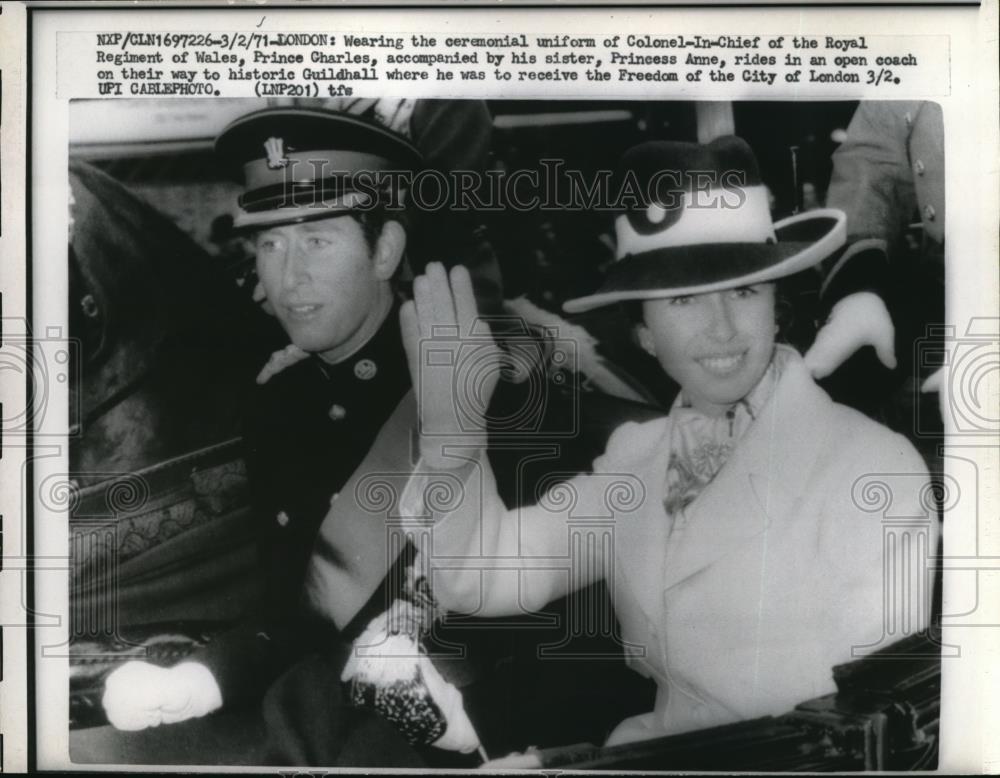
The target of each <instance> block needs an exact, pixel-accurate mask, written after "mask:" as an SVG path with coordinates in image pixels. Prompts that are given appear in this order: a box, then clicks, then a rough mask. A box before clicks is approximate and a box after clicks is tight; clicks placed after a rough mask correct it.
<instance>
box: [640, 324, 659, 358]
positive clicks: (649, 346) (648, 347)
mask: <svg viewBox="0 0 1000 778" xmlns="http://www.w3.org/2000/svg"><path fill="white" fill-rule="evenodd" d="M635 334H636V337H637V338H638V339H639V345H640V346H642V350H643V351H645V352H646V353H647V354H649V355H650V356H651V357H655V356H656V346H655V345H654V344H653V333H651V332H650V331H649V327H647V326H646V325H645V324H640V325H639V326H638V327H636V328H635Z"/></svg>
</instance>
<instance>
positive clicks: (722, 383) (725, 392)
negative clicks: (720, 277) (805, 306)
mask: <svg viewBox="0 0 1000 778" xmlns="http://www.w3.org/2000/svg"><path fill="white" fill-rule="evenodd" d="M774 303H775V299H774V284H757V285H755V286H742V287H737V288H736V289H727V290H725V291H724V292H709V293H707V294H699V295H682V296H680V297H668V298H665V299H662V300H647V301H646V302H645V303H643V318H644V321H645V324H644V325H642V326H640V327H639V342H640V343H641V344H642V347H643V348H644V349H645V350H646V351H648V352H649V353H650V354H652V355H653V356H654V357H656V358H657V359H658V360H659V362H660V365H661V366H662V367H663V369H664V371H665V372H666V373H667V374H668V375H669V376H670V377H671V378H673V379H674V380H675V381H677V383H679V384H680V385H681V386H682V387H683V391H684V399H685V400H686V401H687V402H689V403H690V404H691V405H692V406H693V407H694V408H697V409H698V410H699V411H701V412H702V413H704V414H705V415H706V416H718V415H721V414H723V413H725V412H726V411H727V410H728V409H729V408H731V407H732V406H733V405H734V404H735V403H737V402H739V401H740V400H741V399H742V398H743V397H745V396H746V395H747V394H749V393H750V390H751V389H753V388H754V387H755V386H756V385H757V382H758V381H760V377H761V376H762V375H764V370H765V369H766V368H767V366H768V364H769V363H770V361H771V355H772V354H773V353H774V335H775V332H776V330H777V325H776V323H775V308H774Z"/></svg>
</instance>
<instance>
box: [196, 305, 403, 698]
mask: <svg viewBox="0 0 1000 778" xmlns="http://www.w3.org/2000/svg"><path fill="white" fill-rule="evenodd" d="M409 388H410V376H409V371H408V369H407V365H406V359H405V354H404V351H403V346H402V341H401V339H400V331H399V321H398V317H397V311H396V310H393V311H392V312H390V314H389V315H388V316H387V317H386V320H385V322H384V323H383V324H382V327H381V328H380V329H379V330H378V332H377V333H376V334H375V336H374V337H373V338H372V339H371V340H370V341H368V343H366V344H365V345H364V346H363V347H362V348H361V349H360V350H359V351H358V352H357V353H355V354H354V355H352V356H351V357H350V358H348V359H346V360H344V361H343V362H341V363H338V364H336V365H328V364H326V363H324V362H322V361H321V360H320V359H319V358H317V357H310V358H308V359H306V360H304V361H302V362H299V363H296V364H295V365H293V366H291V367H290V368H287V369H286V370H284V371H282V372H281V373H278V374H277V375H276V376H273V377H272V378H271V379H270V380H269V381H268V382H267V383H266V384H264V385H263V386H261V387H259V388H258V389H257V390H256V392H255V395H254V397H253V400H252V403H251V408H250V411H249V413H248V417H247V422H246V428H245V438H246V442H247V467H248V473H249V477H250V483H251V491H252V499H253V501H254V507H255V510H254V515H255V520H256V521H257V523H258V526H257V537H258V539H259V556H258V559H259V561H258V564H259V566H260V568H261V569H260V583H261V586H262V594H261V597H260V599H259V601H258V603H257V605H256V606H255V607H254V608H253V610H252V612H250V613H248V614H247V615H246V617H245V618H244V619H243V620H242V621H241V622H240V624H239V625H238V626H237V627H235V628H234V629H232V630H230V631H229V632H226V633H223V634H222V635H220V636H219V637H217V638H216V639H215V640H214V641H213V642H212V643H211V644H209V646H208V647H207V648H206V649H205V650H203V651H202V652H200V653H199V654H198V655H196V656H194V657H193V659H195V660H197V661H200V662H203V663H204V664H206V665H207V666H208V667H209V668H210V669H211V671H212V673H213V675H215V677H216V680H217V681H218V682H219V686H220V688H221V690H222V696H223V701H224V703H225V704H226V705H229V704H231V703H233V702H236V701H239V700H240V699H246V698H251V697H253V696H259V694H260V692H261V691H262V690H263V689H264V688H265V687H266V685H267V684H268V683H269V681H270V680H272V679H273V677H274V676H275V675H276V673H277V672H279V671H280V670H281V669H282V668H283V667H285V666H287V665H288V664H289V663H290V661H291V660H292V658H293V657H294V656H296V655H298V654H300V653H302V652H303V651H305V650H308V648H309V647H310V646H313V645H316V644H317V643H319V642H320V641H322V640H323V636H324V635H325V634H326V633H327V631H328V629H329V628H328V627H327V626H326V625H324V624H323V623H322V622H319V621H317V620H314V619H310V618H309V614H308V612H307V611H306V609H304V608H303V607H302V606H301V602H300V601H301V590H302V580H303V575H304V572H305V568H306V564H307V562H308V560H309V556H310V553H311V552H312V548H313V541H314V539H315V536H316V533H317V530H318V529H319V526H320V524H321V522H322V521H323V518H324V517H325V516H326V513H327V510H328V508H329V506H330V503H331V500H332V499H333V497H334V496H335V495H337V494H338V493H339V491H340V489H341V488H342V487H343V485H344V484H345V482H347V480H348V479H349V478H350V477H351V475H352V473H354V472H355V470H356V469H357V468H358V466H359V464H360V463H361V462H362V461H363V459H364V458H365V456H366V454H368V451H369V447H370V446H371V444H372V441H373V440H374V439H375V437H376V435H377V433H378V431H379V429H380V428H381V427H382V426H383V425H384V424H385V422H386V420H387V419H388V418H389V417H390V415H391V414H392V413H393V411H394V410H395V408H396V407H397V405H399V402H400V400H401V399H402V398H403V397H404V395H406V393H407V392H408V391H409Z"/></svg>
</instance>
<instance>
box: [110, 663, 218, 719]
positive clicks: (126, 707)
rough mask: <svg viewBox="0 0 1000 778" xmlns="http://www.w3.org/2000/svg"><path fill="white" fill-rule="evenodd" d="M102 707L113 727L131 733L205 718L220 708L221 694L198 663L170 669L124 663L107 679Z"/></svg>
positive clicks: (211, 678) (213, 678)
mask: <svg viewBox="0 0 1000 778" xmlns="http://www.w3.org/2000/svg"><path fill="white" fill-rule="evenodd" d="M101 703H102V704H103V705H104V712H105V713H106V714H107V716H108V721H110V722H111V725H112V726H114V727H115V728H116V729H123V730H130V731H131V730H139V729H146V727H157V726H159V725H160V724H176V723H177V722H179V721H184V720H185V719H190V718H195V717H197V716H204V715H205V714H206V713H211V712H212V711H214V710H216V709H218V708H220V707H222V692H221V691H220V690H219V685H218V683H216V680H215V677H214V676H213V675H212V673H211V671H210V670H209V669H208V668H207V667H205V666H204V665H202V664H199V663H197V662H183V663H181V664H179V665H177V666H176V667H171V668H163V667H157V666H156V665H151V664H149V663H148V662H126V663H125V664H123V665H122V666H121V667H119V668H118V669H116V670H115V671H114V672H113V673H111V674H110V675H109V676H108V677H107V680H106V681H105V682H104V697H103V698H102V700H101Z"/></svg>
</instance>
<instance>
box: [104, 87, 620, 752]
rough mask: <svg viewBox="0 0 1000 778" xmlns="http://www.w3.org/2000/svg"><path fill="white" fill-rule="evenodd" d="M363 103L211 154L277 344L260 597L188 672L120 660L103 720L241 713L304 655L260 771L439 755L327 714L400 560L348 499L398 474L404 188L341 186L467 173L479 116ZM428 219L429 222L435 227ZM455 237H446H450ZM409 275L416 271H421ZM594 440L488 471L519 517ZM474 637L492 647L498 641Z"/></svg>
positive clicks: (229, 132)
mask: <svg viewBox="0 0 1000 778" xmlns="http://www.w3.org/2000/svg"><path fill="white" fill-rule="evenodd" d="M367 102H368V103H370V104H371V105H369V106H367V107H368V108H371V109H372V110H371V113H373V114H374V118H370V117H369V116H368V115H357V114H355V113H351V112H345V111H340V112H337V113H332V112H330V111H328V110H323V109H316V108H310V107H303V106H301V105H299V106H292V107H287V108H281V109H268V110H265V111H261V112H258V113H256V114H251V115H249V116H247V117H243V118H242V119H239V120H237V121H236V122H234V123H233V124H232V125H230V127H228V128H227V129H226V130H225V132H224V133H223V134H222V135H221V136H220V138H219V140H218V142H217V150H218V152H219V153H220V154H221V155H222V156H223V157H224V158H227V159H230V160H232V161H233V162H235V163H236V164H238V165H239V166H241V167H242V173H243V177H244V179H245V181H246V192H245V193H244V194H243V195H242V196H241V198H240V207H241V212H240V213H239V215H238V216H237V217H236V219H235V224H234V226H235V228H236V229H243V230H252V231H253V232H254V233H255V238H254V239H255V243H256V263H257V271H258V276H259V278H260V281H261V285H262V288H263V291H264V294H265V296H266V299H267V302H268V307H269V308H270V309H271V310H272V311H273V313H274V315H275V316H276V317H277V318H278V320H279V322H280V323H281V325H282V327H283V328H284V329H285V331H286V332H287V333H288V335H289V338H290V340H291V346H290V348H289V349H287V350H286V351H285V352H284V353H282V354H279V355H277V356H276V358H275V359H274V360H272V363H271V364H270V365H268V367H267V368H265V370H264V371H263V373H262V375H261V377H260V378H259V381H261V382H262V385H261V386H260V388H259V390H258V391H257V392H256V396H255V397H254V402H253V408H252V411H251V413H250V414H249V417H248V424H247V429H246V439H247V443H248V452H247V460H248V470H249V475H250V478H251V483H252V488H253V493H254V497H255V501H256V505H257V508H258V510H257V511H256V515H257V516H258V517H259V521H260V526H259V537H260V539H261V544H260V545H261V560H260V564H261V567H262V575H261V578H262V579H263V583H264V587H263V591H264V593H263V595H262V600H261V602H260V604H259V607H258V608H256V609H255V612H254V613H253V614H251V615H250V618H247V619H244V620H243V621H242V622H241V623H240V624H239V625H238V626H237V627H236V628H234V629H233V630H231V631H229V632H227V633H225V634H223V635H221V636H219V637H218V638H216V639H215V640H213V641H212V643H211V644H210V645H209V646H208V647H207V648H205V649H204V650H202V651H200V652H199V653H197V654H195V655H194V656H193V657H191V661H187V662H183V663H181V664H180V665H177V666H175V667H172V668H169V669H160V668H154V667H152V666H151V665H147V664H144V663H129V664H127V665H125V666H123V667H122V668H120V669H119V670H118V671H116V672H115V673H114V674H112V675H111V676H110V677H109V679H108V682H107V687H106V694H105V698H104V704H105V709H106V710H107V712H108V715H109V719H110V720H111V722H112V723H113V724H115V726H118V727H119V728H123V729H141V728H143V727H145V726H150V725H156V724H159V723H172V722H176V721H181V720H184V719H187V718H191V717H194V716H200V715H204V714H205V713H208V712H211V711H213V710H216V709H218V708H219V707H221V706H223V705H226V706H229V705H231V704H235V703H238V702H247V701H250V700H253V699H254V698H255V697H259V695H260V694H261V692H262V690H263V688H265V687H266V686H268V685H269V684H270V682H271V681H272V680H273V679H274V678H275V676H276V675H277V674H278V673H280V672H281V671H282V670H283V669H285V668H288V667H289V666H292V665H293V664H294V663H295V661H296V659H297V658H299V657H302V656H306V657H307V658H306V659H305V660H304V661H303V662H300V663H299V664H298V665H295V667H294V669H293V670H292V671H291V672H290V673H289V674H288V675H287V676H286V677H285V678H283V679H282V680H281V681H280V682H279V683H278V684H277V685H276V686H275V687H274V688H273V689H272V691H271V693H270V694H269V696H268V702H267V704H266V705H265V715H266V717H267V719H268V724H269V729H270V746H271V748H270V751H271V757H272V759H273V760H274V761H275V762H279V763H295V764H341V765H362V764H365V765H414V764H416V765H419V764H424V763H428V761H430V763H435V764H442V762H441V761H440V758H438V759H436V757H441V758H444V757H443V755H440V754H437V753H436V752H432V753H430V754H429V755H428V753H427V752H426V751H423V752H421V751H419V750H415V749H414V748H412V747H411V745H410V744H409V743H408V742H407V741H406V739H405V738H403V737H402V736H401V735H400V734H399V733H398V732H396V731H395V730H394V728H393V727H392V726H391V725H390V724H388V723H386V722H385V721H383V720H381V719H380V718H379V717H378V716H377V715H374V714H373V713H372V712H370V711H366V710H363V709H355V708H352V707H351V706H350V705H348V704H347V702H346V701H345V700H341V689H340V678H339V676H340V669H341V668H342V667H343V663H344V661H345V660H346V658H347V655H348V652H349V650H350V641H351V640H352V639H353V638H354V637H355V636H356V635H357V634H358V633H359V632H360V631H361V630H362V629H364V627H365V625H366V624H367V623H368V621H369V620H370V619H371V617H372V616H373V615H376V614H377V613H379V612H380V611H381V610H382V609H384V608H385V606H386V603H387V602H389V601H391V600H392V598H393V596H394V594H393V587H394V586H395V585H397V583H398V581H399V578H400V575H399V571H400V569H401V568H403V567H405V566H406V564H407V562H408V559H409V552H408V551H407V550H406V549H403V553H401V554H399V555H398V556H396V555H395V553H394V551H395V550H393V549H389V548H387V543H386V534H385V518H384V515H383V516H382V517H381V518H378V517H376V520H373V518H372V514H371V513H370V512H366V511H365V510H363V506H361V505H359V498H358V495H359V489H360V484H361V482H362V481H363V479H364V478H365V477H366V475H367V474H371V473H407V472H409V469H410V468H411V466H412V462H411V461H410V456H409V455H410V451H409V446H408V442H409V435H410V431H411V429H412V420H413V419H414V418H415V414H414V411H415V408H414V405H413V398H412V394H410V390H411V386H410V378H409V372H408V369H407V365H406V360H405V354H404V351H403V348H402V343H401V339H400V331H399V322H398V316H397V314H398V299H397V295H396V291H397V287H398V285H399V284H398V282H399V277H400V274H401V273H403V272H404V271H405V268H404V267H403V263H404V255H406V254H407V246H408V243H409V237H410V235H411V234H417V233H416V230H415V229H414V225H413V224H412V223H408V221H407V219H408V216H407V213H406V210H405V209H398V208H389V207H385V205H386V203H399V202H405V198H406V193H405V192H403V191H399V190H398V189H397V190H388V189H379V188H378V187H376V188H375V189H374V190H372V189H371V188H369V187H361V186H354V184H355V183H357V182H360V181H362V180H363V179H362V178H361V177H360V176H358V175H357V174H361V173H364V174H366V175H367V174H371V173H379V172H385V171H411V172H412V171H416V170H419V169H421V167H422V166H425V165H428V164H434V165H436V166H438V167H451V168H453V169H456V168H461V167H463V166H466V167H467V168H468V167H471V166H472V165H474V164H477V160H479V159H482V158H483V157H484V155H485V150H484V149H485V148H486V147H488V128H489V117H488V114H487V113H486V112H485V107H484V106H483V105H482V104H481V103H475V102H473V101H456V102H455V103H453V104H451V105H448V104H446V101H429V102H430V103H434V104H435V105H434V106H432V107H429V108H426V109H422V107H421V101H417V104H416V105H414V106H410V107H409V108H408V107H407V106H406V105H404V103H406V102H410V101H385V102H382V101H367ZM422 110H423V111H424V113H423V114H422V113H421V111H422ZM407 111H409V115H408V116H407ZM427 113H433V114H434V115H433V116H431V117H430V118H428V117H427V116H426V115H425V114H427ZM401 116H402V117H403V120H402V121H401ZM407 119H408V120H407ZM406 126H410V127H413V126H417V127H420V126H422V127H424V128H425V130H426V131H427V132H428V133H429V134H425V135H423V136H416V137H414V136H411V137H407V136H406V135H405V134H404V133H403V132H401V131H400V130H401V128H403V127H406ZM434 128H436V129H434ZM457 128H464V129H457ZM432 130H433V131H432ZM442 135H443V136H444V137H445V138H446V142H444V143H442V140H441V137H440V136H442ZM484 136H485V138H486V141H485V146H484ZM469 149H471V150H472V151H471V152H470V151H469ZM463 150H465V151H463ZM317 171H322V174H321V175H320V174H317ZM376 179H377V176H376ZM387 180H389V181H390V185H395V184H394V183H393V182H395V181H397V180H398V179H393V178H391V177H390V178H388V179H387ZM421 216H422V214H421ZM435 223H436V224H437V225H438V226H440V225H441V221H440V217H438V219H437V221H436V222H435ZM451 226H452V228H453V229H452V232H453V233H454V232H461V230H462V228H463V226H462V225H461V224H458V225H457V226H456V223H455V221H452V222H451ZM466 226H467V225H466ZM424 234H425V235H426V233H424ZM442 237H443V240H441V241H440V243H439V245H444V246H446V250H445V252H444V258H445V259H447V258H449V257H452V258H461V260H462V261H463V263H464V264H465V263H467V259H468V258H469V257H470V256H472V257H478V260H479V264H477V265H476V266H474V267H472V268H471V270H472V273H473V279H474V283H475V282H478V283H476V288H477V293H478V297H479V305H480V309H481V310H486V311H489V310H490V308H491V307H492V302H493V301H494V300H496V299H498V297H499V294H498V292H499V289H498V285H497V284H496V278H497V275H496V273H495V268H493V267H491V266H490V263H489V262H488V261H487V262H485V264H484V263H483V257H484V252H481V251H480V252H478V253H477V252H475V251H473V252H468V251H466V250H465V249H466V248H467V247H468V246H470V244H472V243H474V241H470V240H467V239H463V236H462V235H455V234H447V235H445V236H442ZM427 245H428V242H427V241H426V240H425V243H424V247H423V252H421V253H424V254H425V255H426V253H427ZM438 258H441V255H438ZM407 259H408V260H409V261H410V262H411V263H413V260H414V259H416V260H417V261H416V262H415V263H414V264H416V266H417V267H421V266H422V263H421V262H420V259H421V258H420V257H413V256H407ZM504 387H505V390H504V391H501V392H498V394H497V398H496V399H495V402H494V408H495V409H496V413H495V418H500V419H505V418H510V417H511V413H510V410H511V409H517V408H519V407H521V406H522V404H523V402H524V401H525V397H526V396H528V395H530V394H531V387H528V386H520V387H519V386H517V385H514V384H511V383H509V382H505V383H504ZM505 408H506V409H507V410H504V409H505ZM544 411H545V413H544V415H545V417H546V418H545V420H544V421H541V422H540V423H539V424H540V428H541V427H544V426H546V425H548V426H549V427H551V428H555V429H557V430H566V429H568V428H569V425H570V424H573V423H575V419H573V418H568V419H567V418H566V415H567V414H569V415H570V416H572V414H573V409H572V408H570V407H563V406H561V405H560V404H559V403H549V404H547V405H546V407H545V408H544ZM609 428H610V427H609ZM526 434H527V438H526V440H525V441H522V442H521V443H522V444H524V443H525V442H527V441H529V440H530V443H531V444H532V446H534V447H535V450H543V451H544V449H545V448H546V443H545V441H544V439H539V437H538V435H537V434H536V431H535V430H532V429H529V430H527V433H526ZM591 442H592V445H591V446H589V447H588V446H586V445H582V444H581V442H580V441H577V442H575V443H574V444H573V445H572V446H565V445H563V446H557V448H559V456H558V457H557V458H553V457H552V456H551V455H549V457H548V459H545V457H535V459H536V460H537V461H535V462H534V463H533V464H531V465H528V466H526V467H523V466H522V463H521V461H520V460H521V458H522V457H524V455H525V453H526V450H527V449H526V448H525V447H524V445H515V446H512V445H511V442H510V440H508V441H507V446H506V447H505V448H502V449H498V450H496V451H492V452H491V456H492V457H494V463H495V466H496V469H497V471H498V473H508V474H511V477H512V480H513V481H515V482H516V485H512V484H510V483H508V484H507V485H506V494H507V496H508V497H509V498H510V499H512V500H517V501H520V500H521V499H523V498H524V497H525V496H527V495H530V493H531V491H532V490H531V477H530V474H531V473H532V472H533V473H534V474H535V476H536V477H537V476H540V475H541V474H542V473H543V472H545V471H550V470H559V471H562V472H572V471H574V470H579V469H580V467H582V466H586V464H587V463H589V461H590V460H591V459H592V458H593V456H594V455H595V454H596V453H599V449H600V446H601V444H602V441H601V440H600V435H597V436H596V437H595V438H594V439H593V440H592V441H591ZM497 463H499V464H497ZM526 474H528V477H527V478H526V477H525V475H526ZM321 525H322V532H321V533H320V536H319V542H318V543H315V545H314V541H316V538H317V533H318V532H319V531H320V527H321ZM310 560H311V561H310ZM307 569H308V571H309V575H308V578H307V575H306V572H307ZM304 584H305V587H304ZM304 589H305V590H306V594H307V597H306V598H304V597H303V590H304ZM304 600H308V603H306V602H304ZM484 636H485V637H488V638H489V641H488V642H492V643H502V642H503V638H502V637H500V636H498V634H497V632H496V631H493V632H489V633H483V634H481V635H480V637H481V638H482V637H484ZM623 667H624V665H622V668H623ZM547 675H551V673H547ZM497 688H498V686H497V685H494V686H493V687H490V689H489V690H488V691H486V692H484V696H485V697H486V698H491V697H492V695H493V694H494V693H495V691H496V690H497ZM501 691H502V688H501ZM507 702H508V703H509V700H507ZM483 707H484V708H486V709H491V710H496V709H499V710H500V711H501V712H502V713H504V715H505V716H509V717H514V715H515V714H513V713H512V712H510V711H506V710H505V709H504V707H503V706H497V705H493V704H484V706H483ZM507 707H508V708H509V707H510V706H509V705H508V706H507ZM540 715H541V714H540ZM606 715H607V716H608V717H615V716H618V717H620V714H619V713H618V712H613V711H609V712H608V713H607V714H606ZM597 718H598V719H599V718H600V716H598V717H597ZM501 726H503V725H501ZM506 745H507V744H506V743H504V746H505V747H506ZM447 763H448V762H447V761H445V762H444V764H447Z"/></svg>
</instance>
